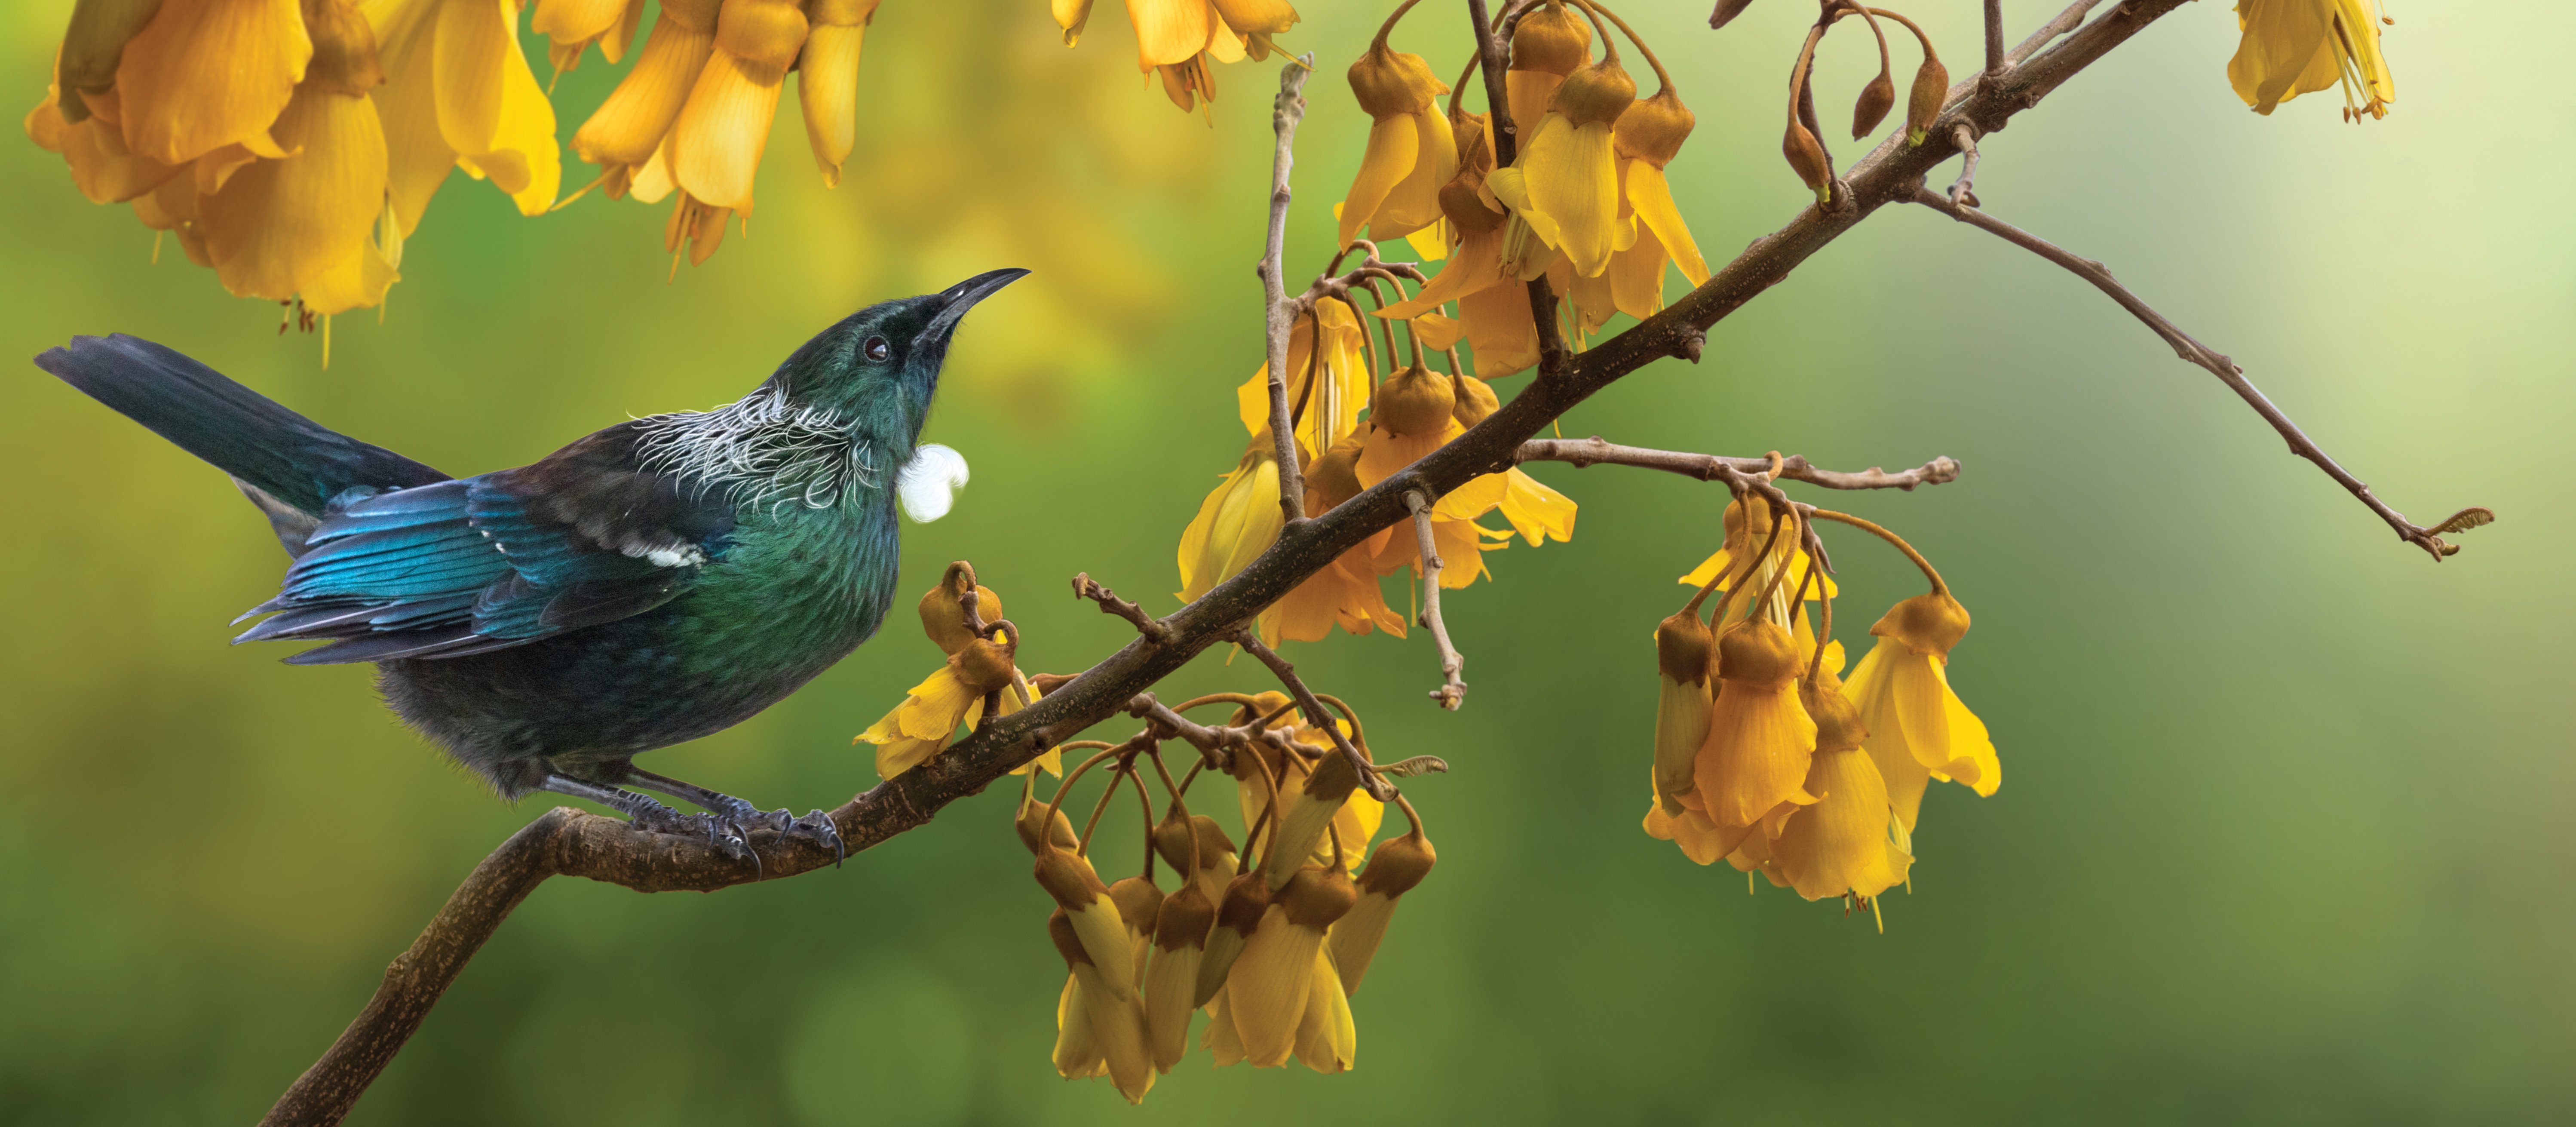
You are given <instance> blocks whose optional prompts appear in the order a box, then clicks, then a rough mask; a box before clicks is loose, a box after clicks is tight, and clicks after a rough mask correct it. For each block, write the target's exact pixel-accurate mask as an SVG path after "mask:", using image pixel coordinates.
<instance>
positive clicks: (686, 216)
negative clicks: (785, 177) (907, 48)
mask: <svg viewBox="0 0 2576 1127" xmlns="http://www.w3.org/2000/svg"><path fill="white" fill-rule="evenodd" d="M555 6H560V7H562V8H564V9H566V10H567V12H569V11H570V10H571V9H574V8H576V7H578V8H582V9H584V14H583V15H582V16H581V17H580V18H578V19H576V18H574V17H572V16H570V15H566V16H564V17H562V18H561V26H562V30H560V31H556V32H551V33H550V34H551V35H552V36H553V37H554V42H555V43H556V44H557V48H556V49H557V50H558V51H561V50H565V49H566V47H565V46H564V45H565V44H566V43H567V41H569V43H570V47H569V50H570V51H571V52H572V55H573V57H574V58H575V59H578V58H579V54H580V44H581V43H582V42H583V41H584V40H583V38H582V37H583V36H584V35H595V34H597V32H596V31H595V30H593V29H594V28H596V27H597V26H599V23H598V21H599V20H600V19H601V18H603V17H605V16H606V15H608V14H609V13H608V9H609V8H610V7H612V6H613V5H611V4H609V3H607V2H606V0H538V15H537V19H538V22H539V28H540V30H544V29H545V28H546V27H547V26H548V24H547V17H548V14H549V13H548V9H549V8H550V7H555ZM876 9H877V0H808V2H806V3H802V4H800V3H798V0H721V2H719V0H665V2H664V3H663V4H662V8H661V13H660V14H659V15H657V16H655V17H654V19H653V30H652V31H651V32H649V33H647V34H646V35H645V37H644V46H643V49H642V50H640V51H638V52H637V53H636V57H635V66H634V69H632V70H629V71H628V72H627V73H626V77H625V78H624V79H623V80H621V81H619V82H618V84H617V88H616V89H615V90H613V91H611V92H610V93H609V95H608V100H607V101H605V102H603V103H601V104H600V107H599V109H598V110H597V111H596V112H594V113H592V114H591V115H590V120H588V121H585V122H583V123H582V125H581V128H580V129H579V130H578V131H576V132H574V134H573V137H572V149H573V152H575V153H577V154H579V155H580V156H581V159H583V160H585V161H588V162H590V163H592V164H595V165H598V166H600V173H599V178H598V179H597V180H596V181H594V183H595V184H596V186H597V187H598V188H599V189H600V190H601V191H602V192H603V193H605V194H606V195H607V196H608V197H609V198H610V199H623V198H626V197H627V196H630V195H631V196H633V197H634V198H635V199H636V201H637V202H639V203H647V204H656V203H660V202H662V201H663V200H665V199H670V198H672V197H673V196H674V195H676V196H677V198H676V199H674V200H673V202H672V204H671V217H670V220H669V221H668V222H667V223H665V224H664V225H663V233H662V245H663V249H664V250H667V251H670V252H671V253H672V254H673V255H674V256H676V255H678V254H679V252H680V244H681V243H682V242H683V241H686V242H687V243H688V248H689V249H688V254H689V263H690V265H693V266H694V265H697V264H699V263H702V262H705V261H706V260H707V256H708V255H711V254H714V253H715V252H716V247H717V246H719V245H721V244H722V243H723V242H724V235H725V226H726V225H727V224H728V223H730V222H732V221H733V219H734V217H736V216H741V217H744V218H745V219H748V217H749V216H750V215H751V211H752V179H753V176H754V174H755V173H757V172H758V171H759V170H760V156H761V152H762V150H763V149H765V148H766V147H767V146H768V144H769V127H770V123H771V122H772V121H774V120H776V118H777V116H778V101H779V98H780V96H781V95H782V94H783V92H784V91H785V88H786V84H787V72H788V71H789V70H794V71H795V72H796V95H797V103H798V105H799V106H800V107H801V108H802V109H803V111H804V115H805V136H806V140H807V141H808V142H809V143H810V144H811V145H812V147H813V150H814V163H815V165H816V166H817V167H819V168H820V169H821V170H822V173H823V183H824V184H825V185H826V186H833V185H837V184H839V183H840V182H841V165H842V164H843V162H845V161H847V160H848V159H849V156H850V150H851V147H852V146H853V145H854V144H855V143H856V137H857V130H858V97H859V48H860V46H861V45H862V44H863V43H864V42H865V41H866V39H867V30H868V22H869V21H870V20H872V19H874V18H875V16H876ZM621 18H627V19H629V22H630V24H631V17H621ZM585 190H586V189H585ZM675 265H676V263H675Z"/></svg>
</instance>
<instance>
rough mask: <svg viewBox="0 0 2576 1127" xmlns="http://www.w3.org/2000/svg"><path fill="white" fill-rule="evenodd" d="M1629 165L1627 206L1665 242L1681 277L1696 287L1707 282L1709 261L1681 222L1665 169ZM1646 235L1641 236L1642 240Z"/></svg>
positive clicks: (1642, 163)
mask: <svg viewBox="0 0 2576 1127" xmlns="http://www.w3.org/2000/svg"><path fill="white" fill-rule="evenodd" d="M1627 165H1628V173H1627V180H1628V206H1630V207H1633V208H1635V209H1636V210H1637V220H1638V222H1639V223H1640V224H1641V225H1643V226H1644V227H1645V228H1646V230H1647V231H1648V232H1651V233H1652V235H1653V237H1654V239H1655V241H1656V242H1658V243H1661V244H1663V248H1664V253H1665V254H1667V255H1669V256H1671V258H1672V261H1673V265H1675V266H1678V267H1680V268H1681V271H1682V277H1684V278H1687V279H1690V284H1692V285H1694V286H1700V285H1706V284H1707V283H1708V260H1707V259H1704V258H1702V257H1700V253H1699V244H1698V243H1697V242H1696V241H1694V240H1692V238H1691V233H1690V228H1689V227H1688V226H1686V225H1684V224H1683V223H1682V213H1681V209H1680V208H1677V207H1675V206H1673V189H1672V185H1671V183H1670V182H1668V181H1666V180H1665V178H1664V170H1663V169H1660V168H1657V167H1655V165H1654V163H1653V162H1652V161H1644V160H1635V161H1629V162H1627ZM1644 238H1645V236H1644V235H1640V236H1639V240H1640V242H1641V243H1642V242H1643V240H1644ZM1660 280H1661V279H1660V277H1659V278H1658V281H1660Z"/></svg>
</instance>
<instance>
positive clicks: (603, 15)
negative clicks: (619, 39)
mask: <svg viewBox="0 0 2576 1127" xmlns="http://www.w3.org/2000/svg"><path fill="white" fill-rule="evenodd" d="M536 4H537V9H536V12H535V13H534V14H532V15H530V16H529V17H528V30H529V31H533V32H535V33H537V34H539V35H542V36H545V37H546V38H547V39H549V40H551V41H553V42H554V43H555V44H556V45H558V46H560V45H563V44H568V43H585V42H588V41H590V40H593V39H597V38H599V37H600V36H603V35H606V34H608V31H609V29H610V28H613V27H616V26H617V20H618V18H619V17H621V16H623V15H625V14H626V0H536Z"/></svg>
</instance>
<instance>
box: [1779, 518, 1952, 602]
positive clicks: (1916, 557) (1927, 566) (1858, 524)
mask: <svg viewBox="0 0 2576 1127" xmlns="http://www.w3.org/2000/svg"><path fill="white" fill-rule="evenodd" d="M1808 515H1810V516H1813V517H1816V518H1817V519H1819V520H1829V521H1833V522H1835V523H1837V524H1848V525H1850V526H1852V527H1853V528H1857V529H1860V530H1861V531H1863V532H1867V533H1870V534H1871V535H1874V536H1876V537H1878V538H1879V539H1881V540H1885V541H1887V542H1888V543H1890V544H1894V545H1896V550H1897V551H1900V552H1903V553H1905V558H1907V559H1909V560H1913V561H1914V566H1916V567H1919V568H1922V569H1923V577H1924V578H1926V579H1929V580H1931V581H1932V593H1933V594H1935V595H1944V596H1946V595H1948V594H1949V593H1950V585H1949V584H1947V583H1944V582H1942V581H1941V573H1940V572H1938V571H1934V570H1933V569H1932V561H1930V560H1927V559H1924V558H1923V553H1921V552H1918V551H1915V550H1914V545H1912V544H1908V543H1906V542H1905V538H1904V537H1902V536H1899V535H1897V534H1895V533H1893V532H1889V531H1888V530H1886V529H1884V528H1881V527H1879V526H1877V525H1875V524H1872V523H1870V522H1868V521H1865V520H1862V519H1860V518H1859V517H1856V516H1853V515H1851V514H1850V513H1838V512H1835V511H1833V510H1831V509H1811V510H1808Z"/></svg>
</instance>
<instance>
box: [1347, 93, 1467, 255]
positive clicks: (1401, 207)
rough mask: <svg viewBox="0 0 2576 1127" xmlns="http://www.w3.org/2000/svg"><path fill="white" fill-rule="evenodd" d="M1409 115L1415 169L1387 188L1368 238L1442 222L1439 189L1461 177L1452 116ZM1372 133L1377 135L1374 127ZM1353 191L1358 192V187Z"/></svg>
mask: <svg viewBox="0 0 2576 1127" xmlns="http://www.w3.org/2000/svg"><path fill="white" fill-rule="evenodd" d="M1407 116H1410V117H1411V118H1412V119H1413V125H1414V139H1415V148H1414V159H1413V161H1412V167H1410V168H1408V169H1406V170H1405V173H1404V176H1403V178H1402V179H1399V180H1397V181H1396V182H1395V183H1394V184H1393V185H1392V186H1390V187H1389V188H1388V190H1387V193H1386V198H1385V200H1384V201H1383V202H1381V203H1380V204H1378V206H1377V208H1376V210H1375V211H1374V212H1373V213H1372V214H1371V215H1370V216H1369V217H1368V229H1369V237H1370V238H1372V239H1376V240H1379V241H1381V242H1383V241H1386V240H1389V239H1393V238H1396V237H1398V236H1401V235H1410V234H1412V233H1414V232H1416V231H1420V230H1423V229H1425V228H1428V227H1430V226H1432V225H1434V224H1437V223H1439V222H1440V219H1441V215H1440V188H1441V186H1442V185H1445V184H1447V183H1448V182H1449V180H1450V178H1451V177H1454V176H1456V175H1458V141H1457V139H1456V138H1455V137H1453V136H1451V135H1450V132H1449V115H1447V114H1444V113H1442V112H1440V109H1439V107H1438V106H1431V107H1427V108H1425V109H1423V110H1422V111H1421V112H1418V113H1414V114H1410V115H1407ZM1369 132H1370V136H1371V137H1372V138H1374V137H1375V136H1376V132H1377V131H1376V129H1375V128H1374V127H1372V128H1371V129H1370V131H1369ZM1353 188H1354V191H1356V189H1357V185H1356V184H1354V185H1353ZM1347 222H1348V220H1347V217H1345V224H1346V225H1347ZM1344 241H1345V242H1346V243H1347V242H1348V240H1347V239H1345V240H1344Z"/></svg>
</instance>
